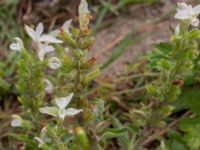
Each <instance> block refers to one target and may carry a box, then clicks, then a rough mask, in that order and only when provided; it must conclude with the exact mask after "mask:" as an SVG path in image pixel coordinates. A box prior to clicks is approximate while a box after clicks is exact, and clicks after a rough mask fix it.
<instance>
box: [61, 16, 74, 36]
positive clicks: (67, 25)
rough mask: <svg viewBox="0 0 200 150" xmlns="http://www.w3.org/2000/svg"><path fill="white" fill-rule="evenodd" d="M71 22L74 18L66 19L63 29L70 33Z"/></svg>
mask: <svg viewBox="0 0 200 150" xmlns="http://www.w3.org/2000/svg"><path fill="white" fill-rule="evenodd" d="M71 22H72V20H71V19H70V20H67V21H65V22H64V24H63V26H62V27H63V29H64V30H65V32H67V33H68V34H70V32H69V27H70V25H71Z"/></svg>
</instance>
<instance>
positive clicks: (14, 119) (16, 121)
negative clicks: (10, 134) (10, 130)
mask: <svg viewBox="0 0 200 150" xmlns="http://www.w3.org/2000/svg"><path fill="white" fill-rule="evenodd" d="M21 125H22V119H21V118H20V116H18V115H12V121H11V126H12V127H21Z"/></svg>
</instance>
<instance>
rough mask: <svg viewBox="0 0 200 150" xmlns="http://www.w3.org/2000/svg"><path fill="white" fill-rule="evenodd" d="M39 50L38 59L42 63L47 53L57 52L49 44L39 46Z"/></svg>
mask: <svg viewBox="0 0 200 150" xmlns="http://www.w3.org/2000/svg"><path fill="white" fill-rule="evenodd" d="M38 49H39V51H38V57H39V59H40V60H41V61H43V60H44V56H45V54H46V53H49V52H53V51H54V50H55V48H54V47H53V46H51V45H47V44H38Z"/></svg>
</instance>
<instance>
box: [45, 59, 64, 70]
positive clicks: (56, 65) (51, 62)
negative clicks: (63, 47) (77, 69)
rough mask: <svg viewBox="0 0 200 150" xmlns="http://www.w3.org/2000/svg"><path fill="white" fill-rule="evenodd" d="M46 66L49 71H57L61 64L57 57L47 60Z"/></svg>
mask: <svg viewBox="0 0 200 150" xmlns="http://www.w3.org/2000/svg"><path fill="white" fill-rule="evenodd" d="M48 65H49V67H50V68H51V69H57V68H59V67H60V66H61V65H62V64H61V62H60V60H59V59H58V58H57V57H51V58H50V59H49V62H48Z"/></svg>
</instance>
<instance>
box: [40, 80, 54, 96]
mask: <svg viewBox="0 0 200 150" xmlns="http://www.w3.org/2000/svg"><path fill="white" fill-rule="evenodd" d="M43 81H44V83H45V84H46V87H45V89H44V90H45V92H47V93H48V94H51V93H53V90H54V86H53V84H52V83H51V82H50V81H49V80H48V79H43Z"/></svg>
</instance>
